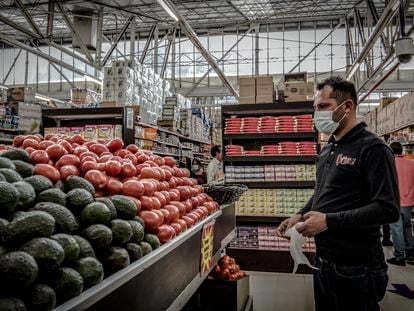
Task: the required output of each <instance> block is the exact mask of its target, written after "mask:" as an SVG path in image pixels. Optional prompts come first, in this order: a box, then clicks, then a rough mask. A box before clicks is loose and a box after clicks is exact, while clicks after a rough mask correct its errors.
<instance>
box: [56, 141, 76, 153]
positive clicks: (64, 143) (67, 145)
mask: <svg viewBox="0 0 414 311" xmlns="http://www.w3.org/2000/svg"><path fill="white" fill-rule="evenodd" d="M58 144H59V145H61V146H62V147H63V148H65V149H66V151H67V152H69V153H72V152H73V147H72V145H71V144H70V143H69V142H67V141H66V140H62V141H61V142H59V143H58Z"/></svg>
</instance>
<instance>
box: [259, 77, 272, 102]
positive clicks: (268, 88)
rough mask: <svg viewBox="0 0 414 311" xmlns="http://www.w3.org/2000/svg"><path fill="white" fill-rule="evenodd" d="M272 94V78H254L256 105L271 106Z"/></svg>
mask: <svg viewBox="0 0 414 311" xmlns="http://www.w3.org/2000/svg"><path fill="white" fill-rule="evenodd" d="M274 93H275V88H274V84H273V77H256V104H272V103H273V101H274Z"/></svg>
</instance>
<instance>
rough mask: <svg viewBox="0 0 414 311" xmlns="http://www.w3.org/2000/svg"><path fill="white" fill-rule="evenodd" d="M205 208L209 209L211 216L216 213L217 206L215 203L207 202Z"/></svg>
mask: <svg viewBox="0 0 414 311" xmlns="http://www.w3.org/2000/svg"><path fill="white" fill-rule="evenodd" d="M203 206H204V207H206V208H207V209H208V212H209V214H212V213H214V212H215V211H216V205H215V204H214V203H213V202H205V203H204V204H203Z"/></svg>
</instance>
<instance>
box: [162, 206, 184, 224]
mask: <svg viewBox="0 0 414 311" xmlns="http://www.w3.org/2000/svg"><path fill="white" fill-rule="evenodd" d="M164 209H166V210H168V211H169V212H170V217H171V221H172V222H176V221H178V219H179V218H180V210H179V209H178V207H177V206H175V205H165V206H164Z"/></svg>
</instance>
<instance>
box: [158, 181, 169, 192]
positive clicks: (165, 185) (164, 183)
mask: <svg viewBox="0 0 414 311" xmlns="http://www.w3.org/2000/svg"><path fill="white" fill-rule="evenodd" d="M168 190H170V184H169V183H168V181H162V182H160V191H168Z"/></svg>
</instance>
